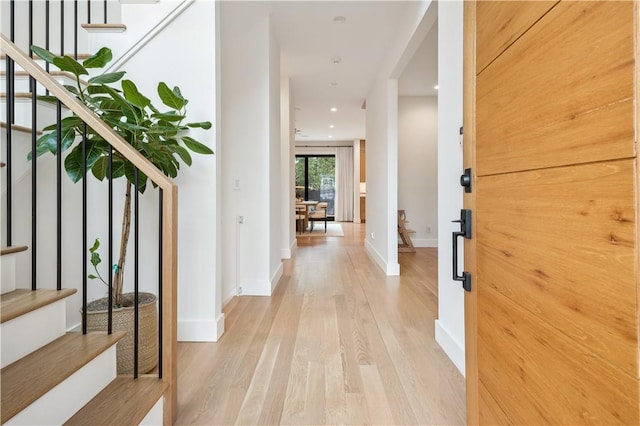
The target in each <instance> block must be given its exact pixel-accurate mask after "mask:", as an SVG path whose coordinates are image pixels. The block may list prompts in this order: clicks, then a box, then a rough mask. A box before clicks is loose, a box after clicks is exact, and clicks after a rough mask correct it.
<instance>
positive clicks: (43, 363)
mask: <svg viewBox="0 0 640 426" xmlns="http://www.w3.org/2000/svg"><path fill="white" fill-rule="evenodd" d="M26 250H27V248H26V247H24V246H20V247H6V248H3V249H2V255H3V257H5V256H11V255H16V254H18V253H22V252H24V251H26ZM74 295H76V290H75V289H63V290H59V291H58V290H48V289H43V290H35V291H31V290H28V289H16V290H12V291H9V292H7V293H5V294H2V296H0V331H1V336H2V348H3V349H2V350H3V357H2V358H3V363H4V362H5V359H6V358H8V359H9V360H10V361H11V362H10V363H8V365H6V366H4V367H3V368H2V370H0V389H1V391H0V395H1V396H0V404H1V406H2V410H1V411H2V412H1V418H0V421H1V423H2V424H62V423H66V424H75V425H94V424H102V425H106V424H109V425H137V424H141V423H149V422H150V423H152V424H153V423H156V424H157V423H161V422H162V402H163V395H164V393H165V391H166V389H167V383H165V382H163V381H162V380H160V379H159V378H158V377H155V376H154V377H142V378H138V379H134V378H133V377H132V376H116V355H115V353H116V352H115V344H116V343H117V342H118V341H119V340H120V339H121V338H122V337H124V333H123V332H119V333H113V334H107V333H104V332H92V333H87V334H82V333H79V332H66V331H65V327H64V324H65V318H64V316H65V309H64V303H65V300H66V299H67V298H69V297H74ZM56 304H62V309H58V310H56V309H53V310H52V309H51V308H52V307H53V306H54V305H56ZM51 323H58V324H60V323H61V324H63V327H62V329H60V328H58V330H57V334H60V333H61V335H60V336H57V335H56V332H55V331H54V332H53V335H52V334H51V333H50V332H47V328H48V324H51ZM26 330H29V332H28V333H25V331H26ZM42 330H44V331H42ZM40 334H44V337H41V338H40V342H37V340H38V336H34V335H40ZM34 339H35V340H36V343H29V341H32V340H34ZM42 339H44V340H45V341H44V342H43V341H42ZM34 344H37V345H38V346H37V347H36V348H32V349H33V350H30V349H29V348H30V347H31V346H33V345H34ZM25 348H26V349H25ZM5 351H8V352H12V351H13V352H15V351H19V352H20V351H22V352H26V353H24V354H23V355H22V356H20V358H18V359H16V360H15V361H12V360H11V358H15V357H16V355H15V353H9V354H8V355H7V356H5ZM27 351H28V352H27Z"/></svg>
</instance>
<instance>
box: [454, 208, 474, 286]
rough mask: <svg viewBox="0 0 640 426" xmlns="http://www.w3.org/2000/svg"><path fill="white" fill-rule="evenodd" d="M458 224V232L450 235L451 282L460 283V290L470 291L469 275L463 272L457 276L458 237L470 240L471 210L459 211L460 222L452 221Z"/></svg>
mask: <svg viewBox="0 0 640 426" xmlns="http://www.w3.org/2000/svg"><path fill="white" fill-rule="evenodd" d="M452 222H454V223H460V231H454V232H453V233H452V237H453V238H452V246H453V247H452V249H453V265H452V266H453V280H454V281H460V282H462V288H464V289H465V290H466V291H471V274H470V273H469V272H466V271H463V272H462V275H458V237H464V238H467V239H471V235H472V234H471V210H467V209H462V210H460V220H454V221H452Z"/></svg>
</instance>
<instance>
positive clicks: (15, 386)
mask: <svg viewBox="0 0 640 426" xmlns="http://www.w3.org/2000/svg"><path fill="white" fill-rule="evenodd" d="M124 334H125V333H124V332H119V333H114V334H106V333H98V332H96V333H89V334H84V335H83V334H81V333H67V334H65V335H64V336H62V337H60V338H58V339H56V340H54V341H53V342H51V343H49V344H48V345H46V346H43V347H41V348H40V349H38V350H37V351H35V352H33V353H31V354H29V355H27V356H25V357H24V358H21V359H19V360H18V361H16V362H14V363H13V364H10V365H8V366H6V367H5V368H3V369H2V371H1V373H0V374H1V377H0V379H1V385H0V386H1V389H2V392H1V393H2V398H1V402H2V416H1V417H2V419H1V422H2V423H5V422H6V421H7V420H9V419H10V418H12V417H13V416H15V415H16V414H18V413H19V412H20V411H22V410H24V409H25V408H26V407H28V406H29V405H30V404H32V403H33V402H34V401H36V400H37V399H38V398H40V397H41V396H42V395H44V394H46V393H47V392H48V391H50V390H51V389H53V388H54V387H55V386H56V385H57V384H58V383H61V382H62V381H64V380H65V379H67V378H68V377H69V376H71V375H72V374H73V373H75V372H76V371H78V370H79V369H80V368H82V367H83V366H85V365H86V364H88V363H89V362H90V361H91V360H93V359H94V358H96V357H97V356H98V355H100V354H101V353H103V352H104V351H106V350H107V349H108V348H109V347H111V346H113V345H114V344H115V343H116V342H117V341H118V340H120V339H121V338H122V337H123V336H124Z"/></svg>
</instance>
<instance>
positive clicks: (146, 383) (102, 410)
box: [65, 376, 168, 425]
mask: <svg viewBox="0 0 640 426" xmlns="http://www.w3.org/2000/svg"><path fill="white" fill-rule="evenodd" d="M167 386H168V385H167V383H165V382H163V381H162V379H159V378H157V377H140V378H138V379H134V378H133V377H130V376H118V377H117V378H116V379H115V380H114V381H112V382H111V383H110V384H109V386H107V387H106V388H104V389H103V390H102V391H101V392H100V393H99V394H98V395H96V396H95V397H94V398H93V399H92V400H91V401H89V402H88V403H87V405H85V406H84V407H82V408H81V409H80V411H78V412H77V413H76V414H74V415H73V417H71V418H70V419H69V420H68V421H67V422H66V423H65V425H93V424H100V425H125V424H132V425H133V424H136V425H137V424H139V423H140V422H141V421H142V419H144V417H145V416H146V415H147V413H148V412H149V410H151V408H152V407H153V406H154V405H155V403H156V402H157V401H158V399H159V398H160V397H161V396H162V395H163V394H164V392H165V390H166V389H167ZM114 407H117V409H114Z"/></svg>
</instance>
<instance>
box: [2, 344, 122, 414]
mask: <svg viewBox="0 0 640 426" xmlns="http://www.w3.org/2000/svg"><path fill="white" fill-rule="evenodd" d="M3 346H4V344H3ZM115 378H116V347H115V345H114V346H112V347H111V348H109V349H108V350H107V351H105V352H103V353H102V354H100V355H99V356H97V357H96V358H94V359H93V361H91V362H90V363H89V364H87V365H85V366H84V367H82V368H81V369H80V370H78V371H77V372H76V373H74V374H73V375H71V376H70V377H69V378H67V379H66V380H65V381H63V382H62V383H60V384H59V385H57V386H56V387H54V388H53V389H51V390H50V391H49V392H48V393H46V394H45V395H43V396H42V397H41V398H39V399H38V400H36V401H35V402H34V403H33V404H31V405H30V406H28V407H27V408H26V409H24V410H23V411H21V412H20V413H18V414H17V415H16V416H14V417H13V418H11V419H9V421H8V422H6V423H5V424H7V425H36V424H39V425H44V424H47V425H50V424H63V423H64V422H65V421H67V420H68V419H69V418H71V416H73V414H75V413H76V412H77V411H78V410H79V409H80V408H82V407H83V406H84V405H85V404H86V403H87V402H89V401H90V400H91V399H92V398H93V397H94V396H96V395H97V394H98V393H99V392H100V391H101V390H102V389H103V388H104V387H106V386H107V385H108V384H109V383H110V382H111V381H112V380H113V379H115ZM114 409H117V407H114Z"/></svg>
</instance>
